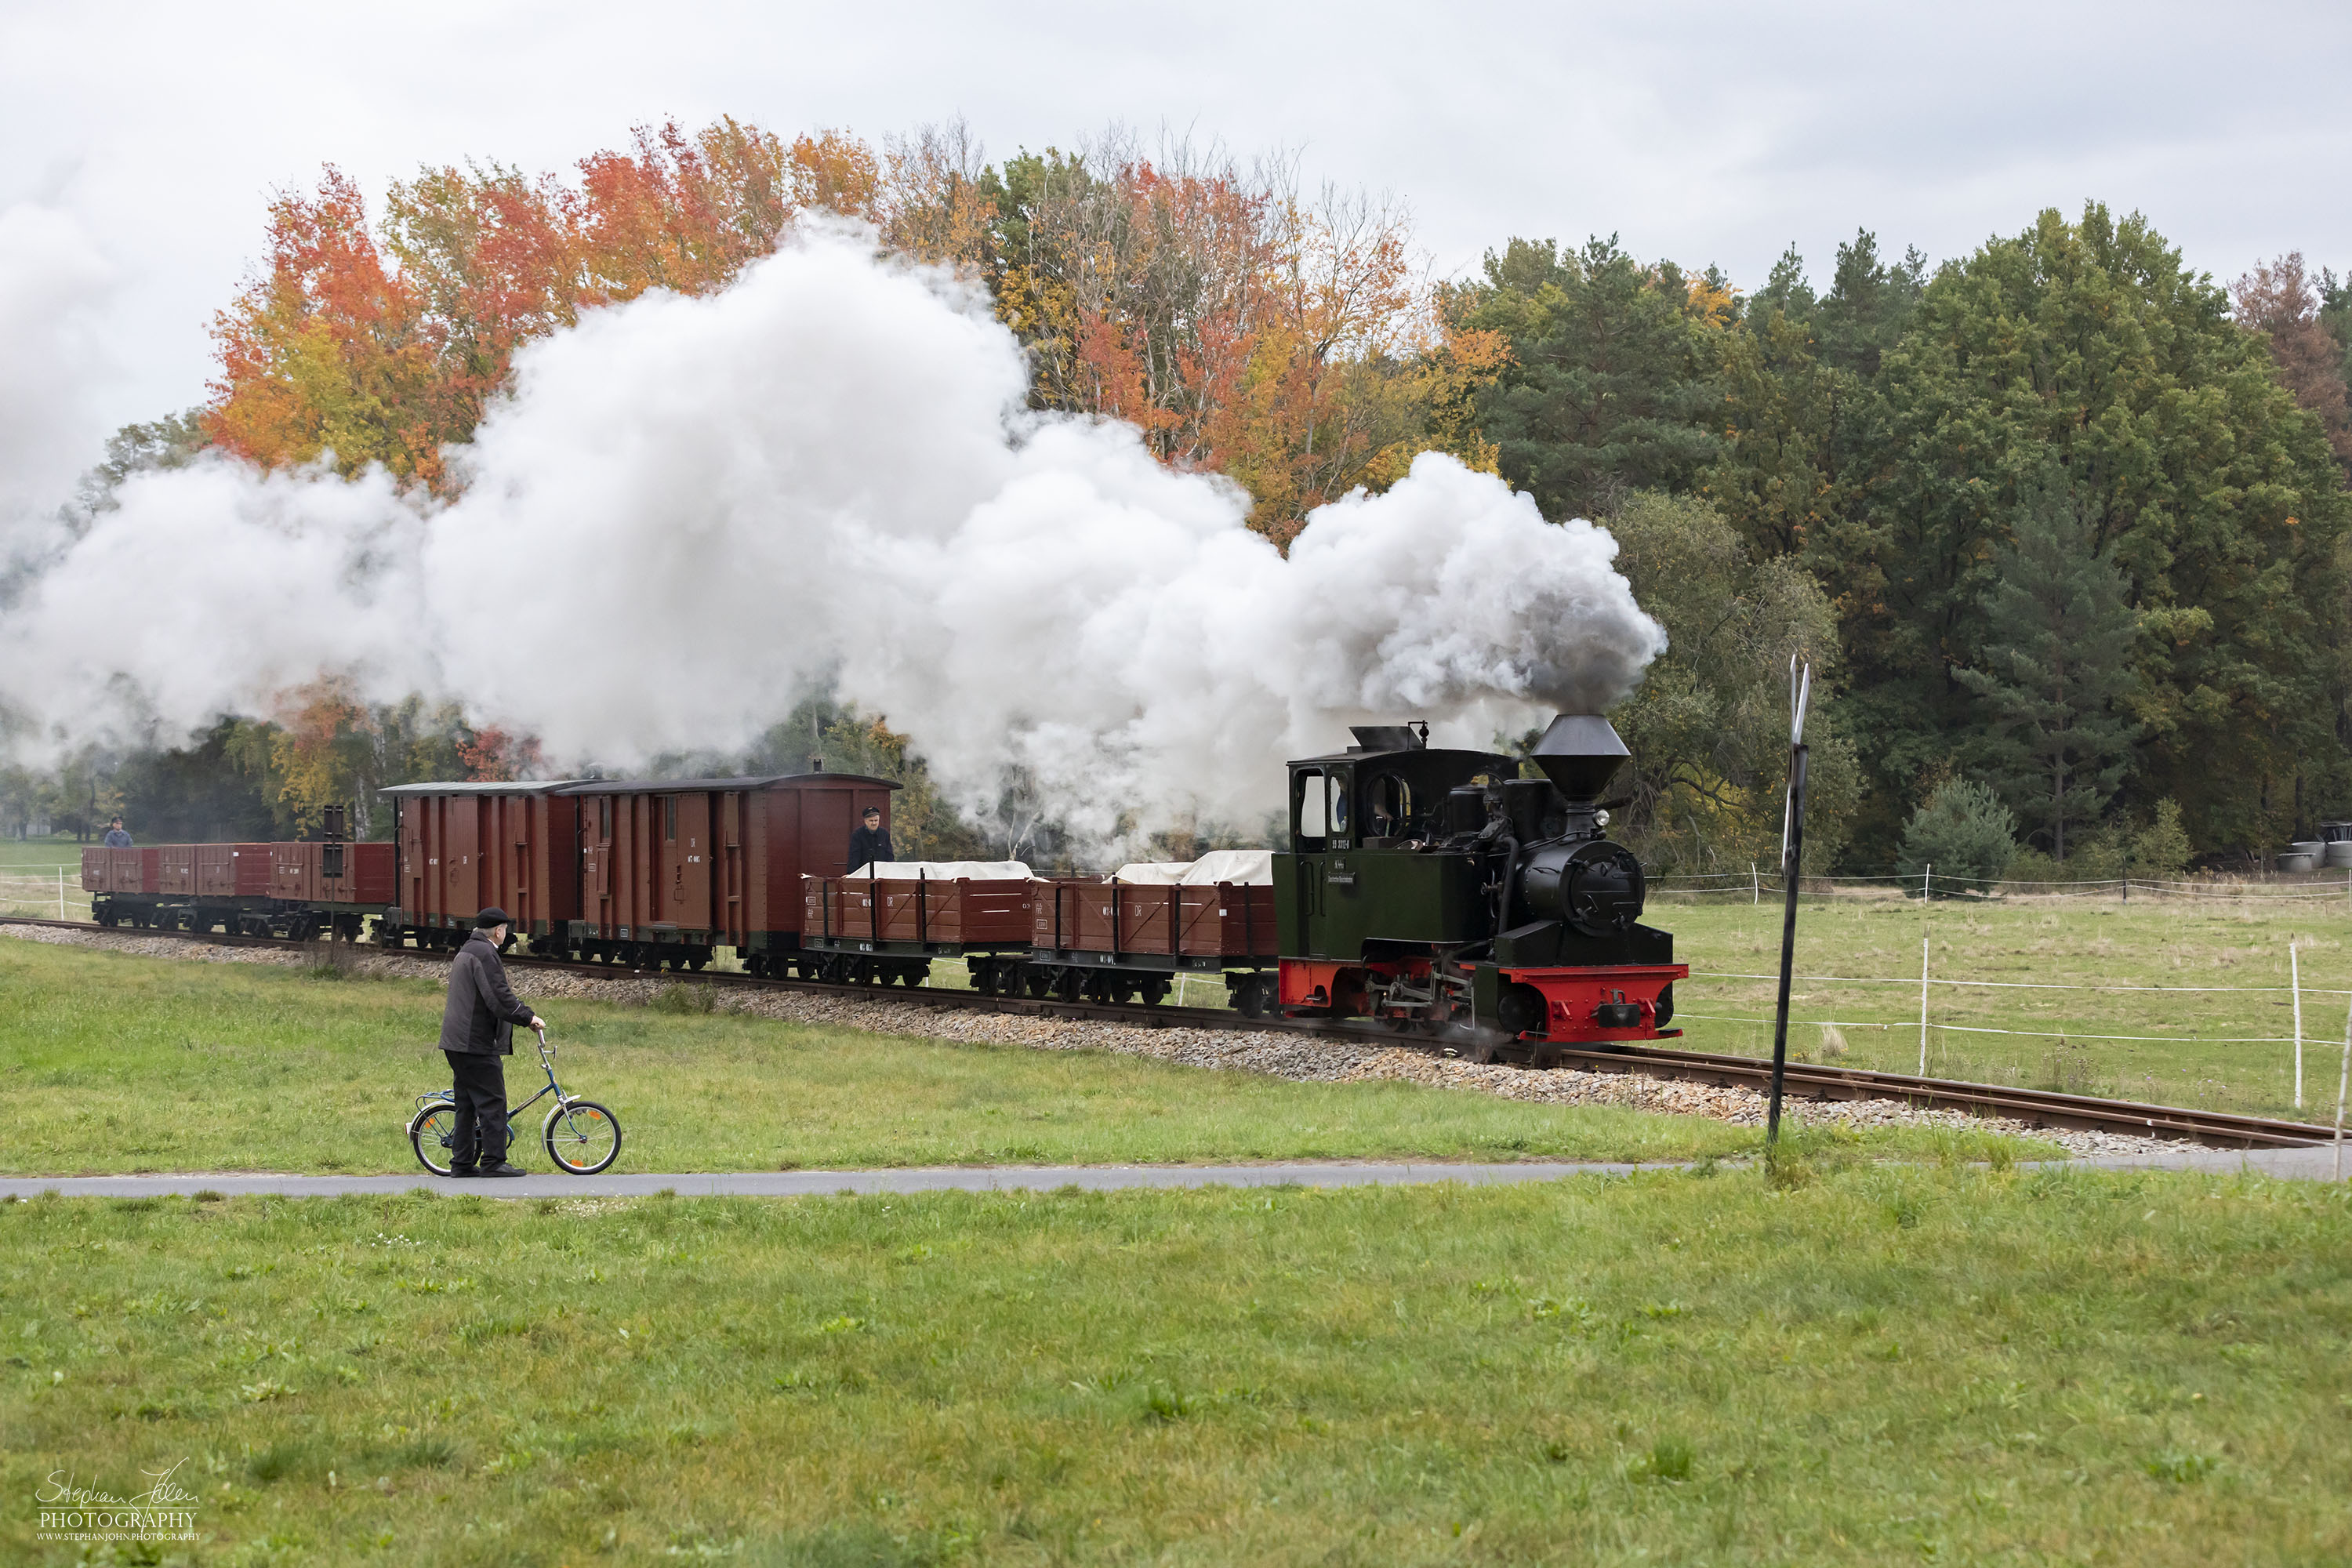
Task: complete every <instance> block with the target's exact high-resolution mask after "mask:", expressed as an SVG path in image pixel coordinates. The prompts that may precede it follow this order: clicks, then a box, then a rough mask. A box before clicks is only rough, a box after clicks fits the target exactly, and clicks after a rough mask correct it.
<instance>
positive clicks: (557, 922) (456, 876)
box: [321, 781, 581, 951]
mask: <svg viewBox="0 0 2352 1568" xmlns="http://www.w3.org/2000/svg"><path fill="white" fill-rule="evenodd" d="M563 788H564V784H563V783H562V781H557V782H554V783H549V784H512V783H490V784H401V785H398V786H396V787H394V788H392V789H388V790H385V791H383V795H385V796H387V797H389V798H390V799H391V801H392V803H393V812H394V831H393V842H394V845H396V846H397V847H398V853H397V857H396V862H395V864H394V869H393V879H394V891H393V894H392V896H391V897H390V898H389V899H387V900H385V901H386V902H387V903H389V904H391V905H392V908H390V909H388V910H386V911H385V913H384V918H383V921H380V922H379V924H378V926H377V928H376V939H377V940H378V941H379V942H391V943H394V944H395V945H397V944H399V943H400V942H404V941H405V940H406V939H407V938H408V937H410V936H414V937H415V939H416V945H417V946H419V947H438V948H454V947H458V946H462V945H463V944H464V942H465V941H466V937H467V933H468V932H470V931H472V930H473V926H474V917H475V916H476V915H478V914H479V913H480V912H481V911H482V910H485V909H487V908H489V907H490V906H492V905H496V906H497V907H498V908H499V909H502V910H505V911H506V912H507V913H508V915H509V916H510V917H512V920H513V931H514V934H515V935H516V936H518V937H522V938H528V939H529V940H530V942H531V944H532V946H533V947H534V948H538V949H541V950H542V951H551V950H557V949H561V948H562V946H563V945H564V943H565V942H567V941H568V940H569V938H570V936H571V934H572V928H573V926H574V925H575V924H576V923H577V922H578V921H579V920H580V917H581V888H580V883H581V866H580V856H581V841H580V806H579V803H578V802H577V801H575V800H573V799H572V797H571V796H569V795H565V794H563V793H562V792H563ZM352 847H353V848H355V849H357V848H362V847H364V848H371V849H372V848H373V846H358V845H354V846H352ZM321 874H322V875H326V874H327V868H321ZM348 874H349V875H350V876H351V877H352V878H353V879H354V880H353V881H352V883H351V884H350V886H351V888H352V889H353V890H357V889H359V888H360V887H361V886H362V885H366V886H369V887H372V886H373V883H372V882H368V881H367V879H369V878H372V877H373V876H374V875H375V868H374V862H373V859H367V860H361V859H354V860H352V862H351V864H350V868H349V872H348ZM330 880H331V877H330Z"/></svg>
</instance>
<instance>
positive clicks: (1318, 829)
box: [1290, 768, 1331, 850]
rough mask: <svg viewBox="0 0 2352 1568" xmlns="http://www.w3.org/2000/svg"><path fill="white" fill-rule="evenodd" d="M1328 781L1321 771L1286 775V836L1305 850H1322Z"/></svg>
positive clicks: (1326, 828) (1327, 821) (1327, 817)
mask: <svg viewBox="0 0 2352 1568" xmlns="http://www.w3.org/2000/svg"><path fill="white" fill-rule="evenodd" d="M1330 820H1331V817H1330V781H1329V780H1328V778H1327V777H1326V776H1325V774H1324V773H1323V770H1322V769H1321V768H1301V769H1299V770H1298V771H1297V773H1293V774H1291V775H1290V832H1291V837H1293V838H1295V839H1297V844H1298V847H1299V848H1301V849H1305V850H1314V849H1320V848H1322V847H1323V840H1324V838H1325V837H1326V836H1327V835H1328V834H1329V832H1330V831H1331V828H1330Z"/></svg>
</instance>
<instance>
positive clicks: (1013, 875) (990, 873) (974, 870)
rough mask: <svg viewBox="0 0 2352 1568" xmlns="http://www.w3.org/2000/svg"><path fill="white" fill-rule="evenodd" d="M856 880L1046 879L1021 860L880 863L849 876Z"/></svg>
mask: <svg viewBox="0 0 2352 1568" xmlns="http://www.w3.org/2000/svg"><path fill="white" fill-rule="evenodd" d="M849 874H850V875H851V876H853V877H879V878H881V879H883V880H884V881H886V882H888V881H902V882H911V881H913V880H914V879H916V878H918V877H921V878H925V879H928V880H930V881H933V882H952V881H954V880H955V879H957V878H958V877H964V878H969V879H971V880H972V881H975V882H1037V881H1043V880H1044V879H1043V878H1041V877H1039V876H1038V875H1037V873H1036V872H1034V871H1032V870H1031V869H1029V867H1028V864H1027V862H1025V861H1021V860H877V861H875V862H873V863H872V864H871V865H866V866H860V867H859V868H857V869H856V870H855V871H852V872H851V873H849Z"/></svg>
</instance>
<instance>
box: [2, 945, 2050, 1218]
mask: <svg viewBox="0 0 2352 1568" xmlns="http://www.w3.org/2000/svg"><path fill="white" fill-rule="evenodd" d="M0 992H4V993H5V994H6V996H7V998H8V1003H9V1005H8V1006H7V1007H6V1008H5V1010H4V1011H0V1123H5V1125H6V1126H7V1127H8V1128H9V1129H10V1136H9V1137H8V1138H7V1139H6V1140H5V1142H0V1169H5V1170H6V1171H8V1172H10V1173H39V1174H47V1175H71V1174H79V1173H105V1172H130V1171H158V1170H160V1171H226V1170H262V1171H301V1172H308V1173H380V1172H402V1171H415V1169H416V1165H415V1156H414V1155H413V1154H412V1153H411V1152H410V1150H409V1147H408V1144H407V1142H406V1140H405V1138H404V1136H403V1135H402V1131H401V1129H402V1127H403V1125H404V1122H405V1121H406V1120H407V1118H408V1115H409V1113H410V1111H411V1110H413V1109H414V1108H415V1099H416V1097H417V1095H419V1094H420V1093H422V1092H424V1091H425V1090H427V1089H434V1088H436V1087H446V1083H447V1081H448V1068H447V1066H446V1063H445V1062H444V1061H443V1059H442V1058H441V1056H440V1054H439V1053H438V1052H437V1051H436V1049H434V1042H435V1040H436V1037H437V1036H438V1033H439V1029H440V1018H441V1009H442V1001H443V992H442V988H441V987H440V986H439V985H437V984H434V983H432V982H430V981H423V980H365V979H347V978H341V977H340V972H338V971H336V970H334V969H332V968H330V967H327V966H323V965H321V966H320V967H318V968H316V969H311V968H309V967H307V966H306V967H290V966H279V965H261V964H225V963H184V962H173V961H171V960H166V959H155V958H144V957H137V956H133V955H129V954H123V953H117V952H103V951H96V950H91V949H86V948H75V947H62V946H50V945H47V944H43V943H36V942H17V941H8V940H5V939H0ZM542 1011H543V1012H544V1013H545V1014H546V1015H547V1016H548V1017H549V1018H550V1021H551V1033H552V1037H554V1038H555V1039H556V1040H557V1041H558V1056H557V1061H558V1069H559V1071H560V1072H561V1074H562V1078H563V1081H564V1087H565V1088H566V1089H568V1090H569V1091H571V1092H572V1093H574V1094H585V1095H588V1096H590V1097H592V1098H593V1099H596V1100H602V1101H604V1103H606V1104H608V1105H610V1106H611V1107H612V1108H613V1109H614V1110H615V1111H616V1112H617V1113H618V1114H619V1116H620V1118H621V1121H622V1125H623V1127H624V1129H625V1132H626V1135H627V1142H626V1144H625V1147H624V1149H623V1151H622V1154H621V1159H620V1162H619V1163H618V1165H617V1166H616V1169H619V1170H623V1171H678V1172H685V1171H759V1170H770V1171H772V1170H777V1169H793V1168H823V1169H830V1168H837V1167H844V1166H867V1165H929V1164H977V1163H1120V1162H1128V1161H1151V1162H1174V1163H1182V1162H1195V1163H1197V1162H1216V1161H1227V1160H1270V1159H1287V1158H1316V1159H1353V1158H1380V1157H1387V1156H1395V1155H1407V1154H1410V1155H1415V1156H1420V1157H1423V1158H1433V1159H1463V1160H1513V1159H1529V1158H1545V1159H1607V1160H1643V1161H1661V1160H1689V1159H1696V1158H1699V1157H1702V1156H1706V1155H1709V1154H1731V1153H1736V1152H1741V1151H1744V1150H1748V1149H1751V1148H1752V1147H1753V1146H1754V1143H1755V1136H1754V1134H1753V1133H1752V1132H1749V1131H1746V1130H1743V1129H1740V1128H1736V1127H1731V1126H1728V1125H1726V1124H1724V1123H1720V1122H1716V1121H1706V1120H1705V1119H1702V1118H1698V1117H1688V1116H1654V1115H1645V1114H1642V1113H1638V1112H1634V1111H1630V1110H1616V1109H1613V1108H1610V1107H1566V1106H1549V1105H1539V1104H1530V1103H1525V1102H1521V1101H1516V1100H1502V1099H1498V1098H1496V1097H1495V1096H1493V1095H1487V1094H1478V1093H1461V1092H1433V1091H1432V1090H1429V1089H1421V1088H1418V1087H1415V1086H1412V1085H1407V1084H1399V1083H1360V1084H1334V1083H1295V1082H1291V1081H1288V1080H1286V1079H1276V1078H1269V1077H1265V1076H1263V1075H1259V1074H1255V1073H1244V1072H1211V1071H1207V1070H1204V1069H1202V1068H1189V1067H1181V1066H1177V1065H1173V1064H1171V1063H1166V1062H1160V1061H1156V1060H1151V1059H1149V1058H1136V1057H1127V1056H1116V1055H1112V1054H1109V1053H1108V1052H1102V1051H1082V1050H1080V1051H1045V1050H1036V1049H1031V1048H1028V1047H1019V1046H996V1047H991V1046H975V1045H960V1044H959V1045H950V1044H948V1043H945V1042H941V1041H938V1040H927V1039H919V1038H908V1037H893V1036H887V1035H877V1034H866V1033H860V1032H857V1031H853V1030H847V1029H839V1028H830V1027H818V1026H799V1025H793V1024H783V1023H778V1022H774V1021H772V1020H769V1019H764V1018H758V1017H752V1016H744V1015H738V1014H725V1013H715V1014H714V1013H695V1012H690V1011H687V1012H673V1011H668V1010H666V1009H663V1008H658V1007H642V1006H622V1005H611V1004H604V1003H593V1002H583V1001H577V1000H572V999H569V998H566V999H561V1000H558V1001H553V1002H550V1003H549V1004H547V1005H545V1006H544V1007H543V1008H542ZM544 1081H545V1080H544V1079H543V1078H541V1076H540V1075H539V1068H538V1058H537V1056H536V1053H535V1052H534V1051H532V1050H531V1049H530V1042H529V1040H528V1037H526V1039H525V1041H524V1045H523V1048H522V1050H521V1051H520V1053H519V1054H518V1055H517V1056H515V1057H513V1058H510V1059H509V1062H508V1068H507V1082H508V1086H509V1096H510V1098H511V1099H512V1100H517V1101H520V1100H521V1099H523V1098H524V1096H526V1095H528V1094H529V1093H530V1092H531V1090H532V1089H534V1088H537V1087H539V1086H540V1085H541V1084H543V1083H544ZM541 1109H542V1110H543V1109H544V1102H542V1107H541ZM528 1125H529V1126H530V1127H531V1128H534V1129H535V1127H536V1125H537V1123H536V1120H535V1119H532V1120H530V1121H529V1123H528ZM1989 1142H2002V1141H2000V1140H1997V1139H1996V1140H1990V1141H1989ZM1898 1145H1899V1146H1901V1147H1905V1148H1935V1147H1941V1146H1942V1145H1941V1144H1940V1143H1938V1142H1937V1140H1936V1138H1935V1137H1928V1138H1926V1139H1925V1140H1924V1141H1923V1139H1922V1138H1921V1137H1919V1136H1913V1137H1911V1138H1910V1139H1909V1140H1908V1141H1907V1142H1906V1141H1905V1140H1902V1139H1897V1140H1895V1141H1894V1142H1891V1143H1889V1145H1888V1146H1889V1147H1895V1146H1898ZM2011 1147H2012V1148H2013V1149H2023V1148H2025V1147H2026V1146H2025V1145H2021V1144H2012V1145H2011ZM519 1158H520V1159H522V1161H523V1163H526V1164H530V1165H533V1166H535V1167H537V1168H541V1169H544V1168H545V1166H546V1160H545V1156H544V1155H543V1153H541V1152H539V1151H537V1150H536V1149H535V1148H530V1147H526V1148H525V1149H524V1150H522V1151H521V1152H520V1155H519Z"/></svg>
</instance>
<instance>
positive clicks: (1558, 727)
mask: <svg viewBox="0 0 2352 1568" xmlns="http://www.w3.org/2000/svg"><path fill="white" fill-rule="evenodd" d="M1631 755H1633V753H1632V752H1628V751H1627V750H1626V749H1625V742H1622V741H1621V740H1619V739H1618V738H1617V731H1616V728H1615V727H1614V726H1613V725H1612V724H1611V723H1610V722H1609V721H1608V720H1606V719H1603V718H1602V717H1601V715H1600V714H1598V713H1563V714H1561V715H1560V716H1559V718H1557V719H1554V720H1553V721H1551V728H1549V729H1548V730H1546V731H1544V732H1543V739H1542V740H1540V741H1538V742H1536V749H1535V750H1534V752H1531V753H1529V759H1528V760H1529V761H1531V762H1533V763H1535V765H1536V766H1538V767H1539V768H1541V769H1542V770H1543V771H1544V776H1545V777H1546V778H1548V779H1549V780H1551V782H1552V784H1554V785H1555V786H1556V787H1557V788H1558V789H1559V793H1560V794H1561V795H1564V796H1566V797H1567V799H1568V803H1569V804H1570V805H1590V804H1591V803H1592V802H1593V801H1596V800H1599V799H1600V798H1601V792H1603V791H1604V790H1606V789H1607V788H1608V787H1609V781H1610V780H1611V779H1612V778H1614V777H1616V776H1617V770H1618V768H1619V767H1621V766H1622V765H1623V763H1624V761H1625V759H1626V758H1627V757H1629V756H1631Z"/></svg>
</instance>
